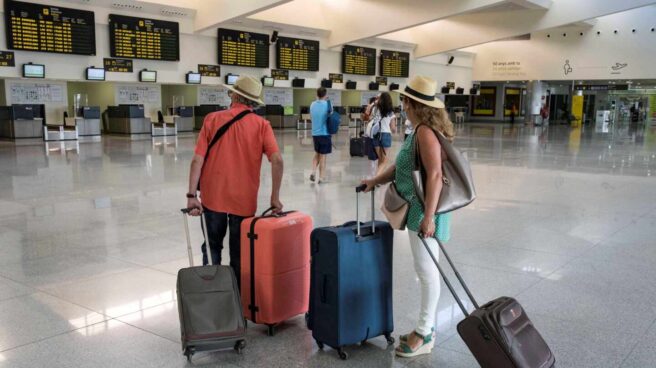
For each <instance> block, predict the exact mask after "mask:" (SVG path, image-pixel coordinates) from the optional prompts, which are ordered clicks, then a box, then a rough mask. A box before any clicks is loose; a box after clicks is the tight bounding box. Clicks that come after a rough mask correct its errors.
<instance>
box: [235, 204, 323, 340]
mask: <svg viewBox="0 0 656 368" xmlns="http://www.w3.org/2000/svg"><path fill="white" fill-rule="evenodd" d="M267 212H269V210H267V211H266V212H265V213H264V214H262V216H260V217H252V218H248V219H245V220H244V221H243V222H242V225H241V234H242V236H241V301H242V305H243V310H244V317H245V318H247V319H249V320H251V321H252V322H254V323H261V324H266V325H268V326H269V329H268V335H269V336H273V334H274V333H275V326H276V325H277V324H279V323H280V322H283V321H285V320H287V319H289V318H291V317H294V316H296V315H299V314H303V313H306V312H307V310H308V304H309V297H310V233H311V232H312V217H310V216H309V215H306V214H304V213H301V212H296V211H290V212H283V213H280V214H275V215H274V214H269V215H266V214H267Z"/></svg>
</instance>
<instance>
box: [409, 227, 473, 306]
mask: <svg viewBox="0 0 656 368" xmlns="http://www.w3.org/2000/svg"><path fill="white" fill-rule="evenodd" d="M417 236H418V237H419V239H420V240H421V242H422V243H423V244H424V247H425V248H426V251H428V254H429V255H430V257H431V258H432V259H433V263H435V266H437V270H438V271H439V272H440V275H442V278H443V279H444V283H445V284H446V286H447V288H448V289H449V291H450V292H451V294H452V295H453V298H454V299H455V300H456V302H457V303H458V306H459V307H460V310H462V313H463V314H464V315H465V316H466V317H469V313H468V312H467V309H465V306H464V305H463V304H462V301H461V300H460V297H459V296H458V294H457V293H456V290H455V289H454V288H453V285H452V284H451V282H450V281H449V278H448V277H447V276H446V273H445V272H444V270H443V269H442V267H441V266H440V264H439V263H438V262H437V259H436V258H435V255H434V254H433V251H432V250H431V249H430V247H429V246H428V243H426V240H425V239H424V234H422V233H419V234H418V235H417ZM433 239H435V240H436V241H437V244H438V245H439V249H441V250H442V253H443V254H444V257H445V258H446V260H447V262H448V263H449V265H450V266H451V269H453V272H454V273H455V275H456V278H457V279H458V281H459V282H460V285H462V288H463V289H465V293H467V296H468V297H469V300H470V301H471V302H472V304H473V305H474V308H476V309H479V308H480V307H479V305H478V303H477V302H476V299H475V298H474V296H473V295H472V293H471V291H470V290H469V288H468V287H467V284H466V283H465V280H463V279H462V276H461V275H460V272H458V269H457V268H456V266H455V265H454V264H453V261H452V260H451V257H449V254H448V253H447V252H446V249H444V245H443V244H442V242H441V241H440V239H439V238H438V237H437V236H434V237H433Z"/></svg>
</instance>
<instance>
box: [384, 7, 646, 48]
mask: <svg viewBox="0 0 656 368" xmlns="http://www.w3.org/2000/svg"><path fill="white" fill-rule="evenodd" d="M652 4H656V0H622V1H618V0H576V1H564V0H558V1H554V2H553V4H552V5H551V8H549V10H548V11H544V10H512V11H495V12H484V13H476V14H466V15H461V16H457V17H453V18H449V19H445V20H441V21H437V22H432V23H429V24H425V25H422V26H418V27H413V28H411V29H407V30H404V31H402V32H403V33H400V34H391V35H385V36H383V38H391V39H394V40H404V41H406V42H413V43H415V44H417V48H416V49H415V53H414V55H415V57H417V58H420V57H425V56H429V55H434V54H439V53H442V52H448V51H452V50H458V49H462V48H465V47H469V46H475V45H480V44H483V43H487V42H492V41H497V40H501V39H504V38H508V37H514V36H518V35H522V34H526V33H533V32H536V31H541V30H545V29H550V28H556V27H561V26H565V25H569V24H572V23H577V22H581V21H585V20H589V19H591V18H597V17H602V16H605V15H610V14H614V13H619V12H623V11H627V10H631V9H635V8H639V7H643V6H648V5H652ZM440 34H441V35H457V37H452V36H451V37H439V38H437V37H435V35H440Z"/></svg>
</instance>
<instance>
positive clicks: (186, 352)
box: [184, 348, 195, 363]
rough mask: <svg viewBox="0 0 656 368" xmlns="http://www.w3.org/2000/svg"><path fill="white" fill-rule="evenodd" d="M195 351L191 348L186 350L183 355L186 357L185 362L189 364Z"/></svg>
mask: <svg viewBox="0 0 656 368" xmlns="http://www.w3.org/2000/svg"><path fill="white" fill-rule="evenodd" d="M194 353H195V351H194V349H193V348H186V349H185V351H184V355H185V356H186V357H187V361H188V362H189V363H191V357H192V356H193V355H194Z"/></svg>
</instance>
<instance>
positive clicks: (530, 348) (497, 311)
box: [420, 236, 556, 368]
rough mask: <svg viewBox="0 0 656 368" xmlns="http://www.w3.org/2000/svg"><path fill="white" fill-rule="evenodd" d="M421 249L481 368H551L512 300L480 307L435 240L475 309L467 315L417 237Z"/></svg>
mask: <svg viewBox="0 0 656 368" xmlns="http://www.w3.org/2000/svg"><path fill="white" fill-rule="evenodd" d="M420 238H421V241H422V242H423V243H424V247H426V250H427V251H428V254H429V255H430V256H431V258H432V259H433V262H434V263H435V266H437V269H438V270H439V272H440V274H441V275H442V278H443V279H444V283H445V284H446V286H447V288H448V289H449V291H450V292H451V294H453V297H454V298H455V300H456V302H457V304H458V306H459V307H460V310H462V313H463V314H464V315H465V319H463V320H462V321H460V322H459V323H458V327H457V329H458V334H459V335H460V337H461V338H462V340H463V341H464V342H465V344H466V345H467V347H468V348H469V350H470V351H471V352H472V354H473V355H474V358H476V360H477V361H478V364H480V366H481V367H482V368H552V367H554V366H555V364H556V358H555V356H554V354H553V353H552V351H551V349H550V348H549V345H547V343H546V341H544V339H543V338H542V336H541V335H540V333H539V332H538V330H537V329H536V328H535V326H534V325H533V322H531V320H530V319H529V318H528V315H527V314H526V311H525V310H524V308H522V306H521V305H520V304H519V302H517V301H516V300H515V299H513V298H510V297H506V296H502V297H499V298H497V299H494V300H492V301H490V302H488V303H486V304H484V305H482V306H479V305H478V303H476V300H475V299H474V296H473V295H472V293H471V291H469V288H468V287H467V285H466V284H465V281H464V280H463V279H462V276H460V273H459V272H458V270H457V269H456V267H455V265H454V264H453V262H452V261H451V258H450V257H449V255H448V254H447V253H446V250H445V249H444V245H442V242H440V240H439V239H437V237H436V238H435V239H436V240H437V243H438V244H439V249H441V250H442V254H444V257H445V258H446V260H447V262H448V263H449V265H450V266H451V268H452V269H453V272H454V274H455V276H456V278H457V279H458V281H459V282H460V285H462V288H463V289H464V290H465V293H467V296H468V297H469V300H470V301H471V302H472V304H473V305H474V311H473V312H471V313H469V312H467V309H466V308H465V306H464V304H463V303H462V301H461V300H460V298H459V297H458V294H457V293H456V291H455V289H454V288H453V286H452V285H451V282H450V281H449V279H448V278H447V277H446V274H445V273H444V270H443V269H442V267H441V266H440V264H439V263H438V262H437V259H435V255H434V254H433V252H432V251H431V249H430V247H428V245H427V244H426V241H425V240H424V239H423V238H422V237H421V236H420Z"/></svg>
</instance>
